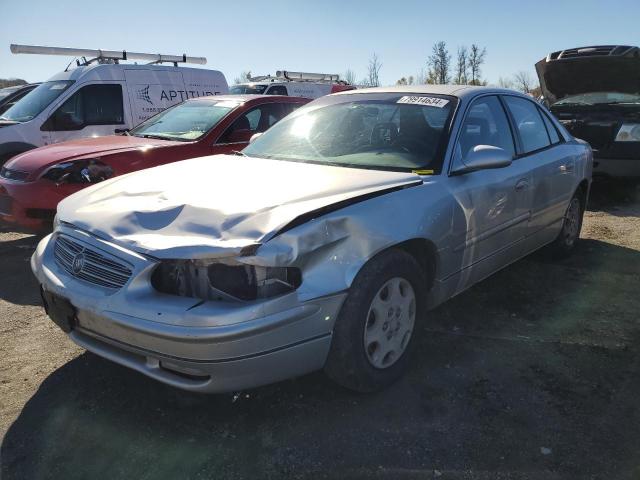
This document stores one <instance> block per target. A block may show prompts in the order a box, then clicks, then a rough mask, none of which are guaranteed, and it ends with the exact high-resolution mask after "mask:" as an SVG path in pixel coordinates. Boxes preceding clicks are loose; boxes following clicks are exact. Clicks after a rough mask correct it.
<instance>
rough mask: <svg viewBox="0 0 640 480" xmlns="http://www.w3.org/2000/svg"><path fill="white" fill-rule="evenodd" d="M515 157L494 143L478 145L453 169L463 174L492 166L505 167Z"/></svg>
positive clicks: (454, 171) (458, 173)
mask: <svg viewBox="0 0 640 480" xmlns="http://www.w3.org/2000/svg"><path fill="white" fill-rule="evenodd" d="M512 161H513V157H512V155H511V153H509V152H507V151H506V150H505V149H503V148H500V147H494V146H493V145H476V146H475V147H473V148H472V149H471V150H469V151H468V152H467V154H466V155H465V157H464V158H463V159H462V162H461V165H459V166H458V167H457V168H455V169H454V170H453V172H452V173H454V174H455V175H461V174H463V173H467V172H473V171H475V170H488V169H490V168H503V167H508V166H509V165H511V162H512Z"/></svg>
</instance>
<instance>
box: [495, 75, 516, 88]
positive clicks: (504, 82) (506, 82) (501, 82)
mask: <svg viewBox="0 0 640 480" xmlns="http://www.w3.org/2000/svg"><path fill="white" fill-rule="evenodd" d="M498 86H499V87H501V88H513V80H511V79H510V78H504V77H500V78H498Z"/></svg>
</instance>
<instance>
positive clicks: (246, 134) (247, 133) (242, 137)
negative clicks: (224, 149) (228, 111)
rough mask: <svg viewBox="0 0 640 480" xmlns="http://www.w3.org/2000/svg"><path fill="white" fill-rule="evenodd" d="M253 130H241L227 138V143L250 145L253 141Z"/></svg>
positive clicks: (235, 131)
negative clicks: (250, 141)
mask: <svg viewBox="0 0 640 480" xmlns="http://www.w3.org/2000/svg"><path fill="white" fill-rule="evenodd" d="M251 136H252V133H251V130H249V129H248V128H246V129H245V128H240V129H238V130H234V131H233V132H231V134H230V135H229V137H228V138H227V143H248V142H249V140H251Z"/></svg>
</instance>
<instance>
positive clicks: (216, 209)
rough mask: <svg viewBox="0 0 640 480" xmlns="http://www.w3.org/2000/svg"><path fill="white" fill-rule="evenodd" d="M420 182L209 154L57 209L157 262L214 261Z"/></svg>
mask: <svg viewBox="0 0 640 480" xmlns="http://www.w3.org/2000/svg"><path fill="white" fill-rule="evenodd" d="M421 183H422V179H421V177H420V176H418V175H416V174H415V173H411V172H406V173H405V172H389V171H382V170H365V169H358V168H345V167H334V166H328V165H317V164H308V163H300V162H291V161H279V160H266V159H261V158H249V157H241V156H235V155H214V156H210V157H201V158H195V159H191V160H184V161H182V162H175V163H170V164H167V165H163V166H160V167H155V168H151V169H148V170H143V171H140V172H135V173H130V174H128V175H123V176H121V177H116V178H113V179H111V180H107V181H106V182H103V183H100V184H98V185H95V186H93V187H89V188H86V189H84V190H81V191H79V192H77V193H75V194H73V195H71V196H70V197H67V198H66V199H65V200H63V201H62V202H60V204H59V205H58V218H59V219H60V220H61V221H63V222H67V223H70V224H73V225H75V226H76V227H78V228H80V229H82V230H85V231H88V232H91V233H93V234H95V235H97V236H98V237H100V238H103V239H105V240H109V241H113V242H114V243H117V244H120V245H121V246H124V247H127V248H130V249H132V250H134V251H137V252H139V253H143V254H149V255H152V256H154V257H158V258H203V257H210V258H213V257H223V256H231V255H237V254H238V253H239V252H240V249H241V248H242V247H246V246H249V245H252V244H255V243H260V242H264V241H267V240H268V239H269V238H271V236H272V235H274V234H275V233H276V232H278V231H279V230H280V229H281V228H282V227H284V226H286V225H289V226H291V222H292V221H296V220H297V221H300V220H301V218H304V219H305V220H304V221H308V220H310V219H311V218H307V217H306V216H307V215H309V213H310V212H316V213H317V215H318V216H319V215H321V214H322V213H321V212H322V211H323V209H325V208H326V207H328V206H334V207H336V206H339V207H340V208H341V207H343V206H346V204H348V203H349V202H350V201H358V199H362V198H369V196H370V195H377V194H381V193H385V192H388V191H392V190H394V189H399V188H404V187H409V186H412V185H419V184H421ZM313 216H314V215H311V217H313Z"/></svg>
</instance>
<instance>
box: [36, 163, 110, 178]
mask: <svg viewBox="0 0 640 480" xmlns="http://www.w3.org/2000/svg"><path fill="white" fill-rule="evenodd" d="M112 175H113V169H112V168H111V167H110V166H109V165H107V164H106V163H103V162H101V161H100V159H99V158H85V159H82V160H72V161H70V162H64V163H58V164H57V165H54V166H52V167H50V168H49V169H48V170H47V171H46V172H44V174H43V175H42V178H46V179H47V180H51V181H52V182H55V183H57V184H62V183H98V182H102V181H103V180H106V179H108V178H110V177H111V176H112Z"/></svg>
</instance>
